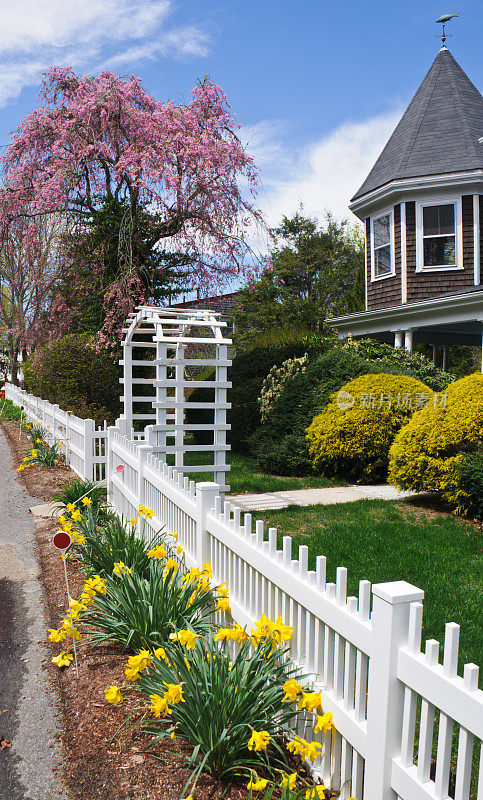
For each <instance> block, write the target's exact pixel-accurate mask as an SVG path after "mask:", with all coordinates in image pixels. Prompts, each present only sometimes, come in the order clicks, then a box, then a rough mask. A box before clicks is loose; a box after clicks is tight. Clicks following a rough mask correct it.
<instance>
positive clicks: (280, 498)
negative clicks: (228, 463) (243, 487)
mask: <svg viewBox="0 0 483 800" xmlns="http://www.w3.org/2000/svg"><path fill="white" fill-rule="evenodd" d="M413 495H414V492H399V491H398V490H397V489H395V488H394V487H393V486H389V485H388V484H381V485H379V486H329V487H327V488H325V489H293V490H292V491H287V492H265V493H264V494H233V495H229V496H228V499H229V500H230V502H231V504H232V505H234V506H238V508H241V509H242V510H243V511H266V510H267V511H268V510H269V509H279V508H288V506H314V505H319V504H321V505H331V504H333V503H352V502H354V501H356V500H401V499H403V498H404V497H411V496H413Z"/></svg>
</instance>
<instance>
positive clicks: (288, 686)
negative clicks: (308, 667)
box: [282, 678, 302, 703]
mask: <svg viewBox="0 0 483 800" xmlns="http://www.w3.org/2000/svg"><path fill="white" fill-rule="evenodd" d="M283 691H284V692H285V694H284V696H283V698H282V702H283V703H287V702H288V703H293V702H294V700H296V699H297V697H298V696H299V694H300V693H301V692H302V687H301V685H300V683H299V682H298V681H296V680H295V678H291V679H290V680H289V681H285V683H284V684H283Z"/></svg>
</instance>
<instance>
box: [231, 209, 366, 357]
mask: <svg viewBox="0 0 483 800" xmlns="http://www.w3.org/2000/svg"><path fill="white" fill-rule="evenodd" d="M273 240H274V246H273V250H272V252H271V254H270V261H269V264H268V266H267V268H266V269H265V270H264V271H263V273H262V275H261V277H260V278H259V279H258V280H254V281H251V282H250V283H249V285H248V286H247V287H246V288H245V289H242V290H241V291H240V292H239V293H238V308H237V309H236V310H235V314H234V319H235V332H236V333H235V343H236V346H237V348H238V347H240V345H242V346H244V347H245V346H246V345H247V344H249V343H253V342H254V341H256V340H257V339H258V337H259V336H260V334H262V333H263V332H265V331H267V330H270V329H275V328H278V329H284V328H286V327H287V326H288V327H295V328H297V329H299V330H300V329H303V330H305V331H321V330H322V328H323V326H324V320H325V318H326V316H329V315H334V314H343V313H349V312H351V311H358V310H360V309H362V308H363V305H364V240H363V237H362V234H361V232H360V230H359V228H358V227H351V226H349V224H348V223H347V222H346V221H344V222H341V223H338V222H336V221H335V220H334V219H333V218H332V216H331V215H330V214H327V216H326V220H325V225H324V226H323V228H318V226H317V223H316V222H315V221H314V220H312V219H309V218H307V217H304V216H303V214H302V213H296V214H295V215H294V216H293V217H292V218H291V219H288V218H287V217H283V219H282V223H281V225H280V226H279V227H278V228H276V229H274V231H273Z"/></svg>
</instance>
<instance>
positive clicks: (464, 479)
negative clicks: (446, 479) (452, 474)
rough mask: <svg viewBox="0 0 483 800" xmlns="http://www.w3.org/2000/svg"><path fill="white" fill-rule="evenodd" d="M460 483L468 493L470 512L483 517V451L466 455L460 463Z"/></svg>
mask: <svg viewBox="0 0 483 800" xmlns="http://www.w3.org/2000/svg"><path fill="white" fill-rule="evenodd" d="M458 483H459V486H460V488H461V490H462V491H463V492H465V493H466V494H467V495H468V499H467V508H468V512H469V513H470V514H474V515H475V517H478V518H479V519H483V452H481V451H479V452H475V453H468V454H467V455H465V457H464V458H463V460H462V461H461V463H460V465H459V470H458Z"/></svg>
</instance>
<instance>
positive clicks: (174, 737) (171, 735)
mask: <svg viewBox="0 0 483 800" xmlns="http://www.w3.org/2000/svg"><path fill="white" fill-rule="evenodd" d="M169 738H170V739H176V733H175V732H174V731H171V733H170V734H169Z"/></svg>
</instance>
